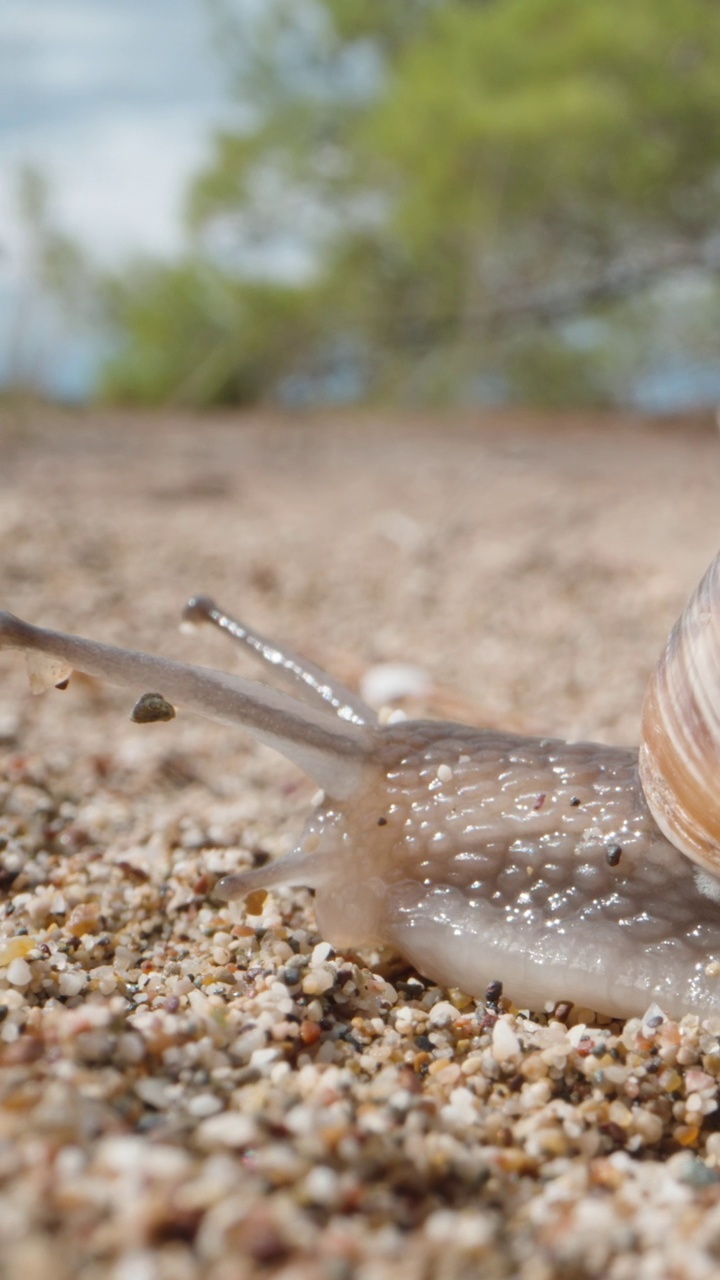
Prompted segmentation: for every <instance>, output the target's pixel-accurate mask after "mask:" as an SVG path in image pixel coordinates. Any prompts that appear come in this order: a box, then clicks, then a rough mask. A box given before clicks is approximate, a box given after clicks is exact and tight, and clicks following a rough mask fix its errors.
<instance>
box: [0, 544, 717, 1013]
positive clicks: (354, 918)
mask: <svg viewBox="0 0 720 1280" xmlns="http://www.w3.org/2000/svg"><path fill="white" fill-rule="evenodd" d="M719 591H720V558H719V559H718V560H717V561H716V562H715V564H714V565H713V566H712V567H711V570H709V572H708V574H707V575H706V577H705V578H704V579H703V582H702V583H701V585H700V587H699V588H698V591H697V592H696V594H695V596H694V597H693V598H692V599H691V601H690V603H689V605H688V608H687V610H686V611H685V614H684V615H683V618H682V619H681V621H680V623H679V624H678V627H677V628H676V631H675V632H674V633H673V636H672V637H671V640H670V642H669V645H668V648H667V650H666V652H665V654H664V655H663V657H662V658H661V662H660V665H659V667H658V673H657V675H656V677H655V678H654V680H653V682H652V683H651V687H650V690H649V693H648V700H647V701H646V708H645V717H644V720H645V737H644V740H643V743H642V746H641V751H640V760H638V753H637V752H636V751H630V750H624V749H621V748H616V747H606V746H599V745H597V744H593V743H565V742H560V741H556V740H553V739H545V738H542V739H540V738H537V739H532V738H522V737H519V736H517V735H513V734H504V733H497V732H493V731H487V730H482V729H473V728H470V727H467V726H464V725H456V724H444V723H438V722H434V721H406V722H402V723H399V724H392V725H385V726H380V725H378V724H377V723H375V722H374V716H373V713H372V712H371V711H370V710H369V708H366V707H365V706H364V704H363V703H362V701H361V700H360V699H358V698H357V695H354V694H352V693H351V692H350V691H348V690H346V689H345V688H344V686H342V685H340V684H338V683H337V682H335V681H333V680H332V678H331V677H329V676H326V674H325V673H324V672H322V671H321V670H320V668H317V667H314V666H312V667H311V666H309V665H308V664H304V663H303V660H302V659H300V658H298V657H297V656H296V655H294V654H292V653H290V652H289V651H288V650H284V649H279V648H277V647H274V646H272V642H269V641H265V640H264V638H263V637H261V636H259V634H258V633H257V632H252V631H250V630H249V629H248V628H245V627H244V625H243V624H242V623H238V622H237V621H236V620H234V619H232V618H230V616H229V615H226V614H224V613H223V611H222V610H220V609H219V608H218V606H216V605H214V604H213V603H212V602H211V601H207V600H204V599H202V598H201V599H198V600H195V601H194V602H191V604H190V606H188V610H187V611H186V613H188V612H189V614H190V616H194V619H195V620H196V621H197V620H198V619H200V620H205V621H207V620H210V621H213V622H214V623H215V625H216V626H219V627H220V628H221V630H225V631H227V632H228V633H229V634H232V635H234V638H235V639H237V640H238V641H239V642H240V643H242V644H243V645H244V646H245V647H249V648H250V649H251V650H253V651H254V652H255V653H256V655H257V656H259V657H260V658H262V659H263V660H264V661H265V662H266V664H269V665H271V666H278V667H280V668H282V670H283V672H284V675H285V677H286V678H287V679H290V680H293V681H295V682H300V683H301V684H302V685H303V686H304V688H305V692H306V694H307V695H308V696H309V697H310V698H312V700H313V702H314V704H315V705H314V706H307V705H306V704H305V703H304V702H299V701H298V700H297V699H295V698H292V697H289V696H288V695H287V694H281V693H278V692H275V691H273V690H270V689H268V688H266V687H265V686H264V685H258V684H256V683H254V682H252V681H247V680H242V679H240V677H235V676H227V675H224V674H223V673H220V672H214V671H209V670H207V669H205V668H201V667H191V666H186V665H184V664H180V663H174V662H170V661H169V660H167V659H164V658H154V657H150V656H149V655H146V654H142V653H137V652H133V651H130V650H123V649H117V648H114V647H111V646H106V645H100V644H97V643H96V642H94V641H87V640H82V639H80V638H78V637H74V636H67V635H64V634H63V633H60V632H52V631H46V630H44V629H42V628H37V627H31V626H29V625H28V624H26V623H23V622H21V621H20V620H19V619H16V618H14V617H12V615H9V614H0V648H1V647H6V648H17V649H23V650H25V651H26V653H27V654H28V655H29V665H30V668H31V679H32V682H33V687H34V688H35V689H36V690H37V689H40V688H42V687H50V686H51V685H53V684H58V683H61V682H64V681H66V679H67V676H68V674H69V673H70V671H71V670H72V669H79V670H82V671H85V672H88V673H89V674H92V675H99V676H101V677H104V678H106V679H108V680H111V681H114V682H115V683H119V684H125V685H129V686H130V687H131V688H133V689H134V690H135V691H136V692H143V691H144V690H147V689H148V687H152V688H157V689H158V690H159V694H156V695H154V696H155V698H156V699H157V698H158V697H159V698H160V701H161V703H162V702H163V700H166V701H167V703H168V704H177V705H180V706H185V707H187V708H189V709H191V710H196V711H199V712H201V713H202V714H205V715H210V716H212V717H214V718H216V719H219V720H223V721H225V722H228V723H231V724H236V725H240V726H242V727H244V728H246V729H247V730H248V732H250V733H252V734H253V735H254V736H255V737H257V738H258V739H259V740H260V741H262V742H265V743H267V744H269V745H271V746H273V747H275V748H276V749H277V750H279V751H281V752H283V753H284V754H285V755H287V756H288V757H289V758H290V759H291V760H293V761H294V762H295V763H296V764H298V765H300V767H301V768H303V769H305V771H306V772H308V773H309V774H310V775H311V776H312V777H314V778H316V779H317V780H319V781H320V783H321V785H322V786H323V787H324V788H325V792H326V795H325V797H324V798H323V799H322V800H321V801H320V803H319V804H318V806H317V808H316V809H315V811H314V812H313V814H312V816H311V817H310V820H309V822H308V824H307V827H306V830H305V832H304V835H303V837H302V839H301V841H300V843H299V844H298V846H297V848H296V849H295V850H294V851H293V852H292V853H291V854H289V855H288V856H287V857H286V858H284V859H281V860H279V861H277V862H274V863H271V864H269V865H268V866H266V867H262V868H258V869H257V870H253V871H250V872H246V873H239V874H238V875H234V876H230V877H228V878H227V879H226V880H225V881H222V882H221V884H220V885H219V886H218V895H219V896H220V897H224V898H226V899H229V898H234V897H242V896H243V895H245V894H247V893H249V892H250V891H251V890H253V889H257V888H261V887H271V886H280V885H299V884H303V885H308V886H310V887H311V888H313V889H315V892H316V898H315V904H316V911H317V918H318V925H319V928H320V930H321V932H322V933H323V935H324V936H325V937H326V938H327V939H328V940H329V941H331V942H332V943H334V944H335V945H336V946H339V947H346V946H353V947H357V946H362V945H363V944H373V945H374V944H382V945H385V946H390V947H393V948H394V949H395V950H397V951H399V952H400V953H401V954H403V955H404V956H405V957H406V958H407V959H408V960H409V961H410V962H412V963H413V964H415V965H416V966H417V968H418V969H419V970H420V971H421V972H422V973H424V974H426V975H427V976H428V977H430V978H432V979H434V980H435V981H438V982H441V983H444V984H447V985H451V986H457V987H461V988H463V989H464V990H466V991H468V992H471V993H474V994H482V993H483V992H484V991H485V989H486V987H487V985H488V983H489V982H490V981H492V980H494V979H500V980H502V982H503V986H504V989H505V991H506V992H507V993H508V994H509V995H510V996H511V997H512V998H513V1000H514V1001H515V1002H516V1003H517V1004H518V1005H519V1006H521V1007H530V1008H539V1007H542V1006H545V1005H546V1004H547V1003H548V1002H549V1001H550V1002H555V1001H560V1000H569V1001H572V1002H573V1003H575V1004H580V1005H583V1006H585V1007H590V1008H593V1009H597V1010H599V1011H601V1012H607V1013H614V1014H621V1015H626V1014H635V1013H641V1012H642V1011H643V1010H644V1009H645V1008H646V1007H647V1006H648V1005H649V1004H650V1003H651V1002H652V1001H657V1002H658V1003H659V1004H660V1005H661V1006H662V1007H663V1008H664V1009H665V1010H666V1011H667V1012H668V1013H682V1012H684V1011H693V1012H695V1013H698V1014H702V1015H707V1014H710V1013H715V1014H718V1013H720V880H718V879H716V878H715V875H714V871H715V870H716V868H717V866H718V865H719V863H718V853H717V847H716V846H717V841H716V838H715V836H714V834H713V832H714V828H713V822H714V815H715V811H716V810H717V808H718V803H719V802H718V800H717V795H718V787H717V781H718V779H719V778H720V750H719V749H718V748H717V743H718V740H720V711H718V708H720V626H719V625H718V606H717V605H716V603H715V602H716V600H717V597H718V592H719ZM248 637H250V640H249V641H248ZM277 655H279V657H278V656H277ZM688 672H689V673H690V674H689V675H688V674H687V673H688ZM668 700H669V701H668ZM153 706H155V703H153ZM151 718H157V717H156V716H155V715H153V716H152V717H151ZM668 734H669V735H670V736H671V738H672V735H673V734H681V736H682V735H684V737H683V740H682V743H681V749H676V747H675V744H674V742H671V744H670V745H669V746H668V744H667V742H666V738H667V735H668ZM706 739H708V740H709V741H710V746H708V745H707V742H706ZM713 752H714V753H715V754H713ZM673 753H674V754H673ZM668 760H671V762H672V767H669V766H668V764H667V761H668ZM678 761H679V764H678ZM684 761H685V762H689V781H688V782H687V789H686V791H685V792H683V791H682V786H680V787H678V786H677V785H676V783H675V782H674V780H673V772H674V770H675V769H676V768H681V767H682V765H683V762H684ZM703 786H705V787H706V789H708V790H709V793H710V794H709V796H708V800H707V810H705V809H704V808H703V792H702V787H703ZM673 788H675V791H673ZM688 795H691V796H692V801H693V805H692V815H693V821H694V824H695V825H694V826H693V827H692V829H691V831H690V835H688V821H687V813H688V811H689V808H690V807H691V806H689V802H688V799H687V796H688ZM706 812H707V815H708V816H707V819H706V818H705V816H704V815H705V813H706ZM678 815H679V816H678ZM700 828H702V832H701V835H699V834H698V831H699V830H700ZM708 832H709V837H708ZM703 841H704V844H703ZM714 841H715V843H713V842H714ZM686 854H690V858H692V859H694V861H691V860H690V858H688V857H687V856H685V855H686ZM706 855H707V856H706ZM697 864H699V865H697Z"/></svg>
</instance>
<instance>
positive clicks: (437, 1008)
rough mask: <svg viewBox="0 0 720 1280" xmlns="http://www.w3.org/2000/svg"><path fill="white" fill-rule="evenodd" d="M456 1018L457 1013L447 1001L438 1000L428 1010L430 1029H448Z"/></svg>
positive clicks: (453, 1006)
mask: <svg viewBox="0 0 720 1280" xmlns="http://www.w3.org/2000/svg"><path fill="white" fill-rule="evenodd" d="M457 1016H458V1011H457V1009H456V1008H455V1005H454V1004H451V1003H450V1001H449V1000H439V1001H438V1003H437V1004H434V1005H433V1007H432V1009H431V1010H430V1016H429V1018H428V1021H429V1023H430V1026H431V1027H448V1026H449V1025H450V1023H451V1022H454V1021H455V1019H456V1018H457Z"/></svg>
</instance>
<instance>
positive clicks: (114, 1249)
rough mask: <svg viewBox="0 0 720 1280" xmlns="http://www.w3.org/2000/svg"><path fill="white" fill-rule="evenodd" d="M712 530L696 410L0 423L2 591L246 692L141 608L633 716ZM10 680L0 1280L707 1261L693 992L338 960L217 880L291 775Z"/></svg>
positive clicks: (426, 679)
mask: <svg viewBox="0 0 720 1280" xmlns="http://www.w3.org/2000/svg"><path fill="white" fill-rule="evenodd" d="M718 546H720V437H718V433H717V431H716V429H715V427H714V425H713V423H712V422H711V421H710V419H709V417H708V418H697V419H688V420H685V421H683V420H679V419H678V420H673V421H665V422H661V421H657V420H648V419H641V418H637V417H633V416H631V415H626V416H622V415H610V414H609V415H601V414H598V415H588V414H582V415H571V414H570V415H568V414H565V415H559V416H554V415H551V414H533V413H530V412H528V413H523V412H518V411H513V412H510V411H507V412H492V413H489V412H488V413H484V414H479V413H478V414H470V413H467V414H458V415H455V416H453V415H445V416H443V417H440V416H433V415H430V414H428V415H424V416H418V415H411V414H407V415H397V414H395V415H393V414H390V413H387V412H386V411H381V410H377V411H366V412H363V413H362V414H360V413H352V414H350V413H341V414H332V413H330V412H323V413H322V414H318V415H307V416H303V417H298V418H284V417H281V416H278V415H276V414H273V413H270V412H268V413H263V412H257V413H248V414H242V415H240V414H239V415H223V416H217V417H213V416H207V417H202V418H200V417H198V418H195V417H190V416H183V415H178V414H169V413H165V414H162V415H157V416H152V415H147V414H143V415H132V414H119V413H112V412H104V413H94V412H93V413H91V412H87V413H83V414H80V413H59V412H54V411H52V412H51V411H49V410H45V409H37V408H34V407H32V406H21V407H19V408H18V407H15V408H12V409H8V408H6V409H5V410H3V416H2V417H0V608H3V609H9V610H10V611H12V612H13V613H16V614H18V615H19V616H21V617H23V618H25V619H27V620H28V621H31V622H35V623H39V624H43V625H47V626H51V627H54V628H58V629H65V630H69V631H73V632H76V633H78V634H81V635H89V636H92V637H94V638H96V639H100V640H106V641H109V642H111V643H117V644H123V645H128V646H130V647H133V648H139V649H146V650H149V651H150V652H157V653H164V654H166V655H168V656H171V657H174V658H178V659H180V660H183V661H190V662H192V661H197V662H200V663H203V664H204V665H207V666H216V667H222V668H225V669H227V670H238V671H242V672H243V673H244V674H248V675H255V676H261V677H262V678H265V677H264V676H263V675H262V672H261V671H259V670H258V669H257V668H256V667H254V666H253V664H252V663H251V661H250V660H249V659H247V658H240V657H239V656H238V655H236V654H235V653H234V652H233V650H232V649H231V647H230V646H229V645H228V642H227V641H226V640H225V639H224V638H223V637H221V636H218V635H216V634H214V633H212V632H209V631H205V630H203V631H198V632H197V633H196V634H194V635H187V634H183V633H181V632H180V630H179V628H178V621H179V616H180V611H181V609H182V606H183V604H184V603H185V601H186V600H187V598H188V597H189V596H191V595H193V594H197V593H201V592H202V593H205V594H209V595H212V596H214V597H215V598H216V599H217V600H218V601H220V602H221V603H222V604H223V605H224V606H225V607H226V608H227V609H228V610H229V611H231V612H235V613H237V614H238V615H239V616H240V617H242V618H244V619H246V620H248V621H251V622H252V623H254V624H255V625H256V626H257V627H258V629H259V630H260V631H262V632H264V633H265V634H267V635H269V636H271V637H273V638H277V639H279V640H284V641H286V642H287V643H288V644H290V645H291V646H292V647H293V648H295V649H297V650H298V651H299V652H300V653H303V654H305V655H307V656H308V657H309V658H311V659H312V660H313V661H315V662H316V663H318V664H320V665H321V666H323V667H325V668H327V669H328V670H329V671H331V672H333V673H334V674H335V675H337V676H338V677H340V678H341V679H342V680H343V681H345V682H346V683H347V684H350V685H352V686H354V687H360V686H361V685H363V682H366V686H365V687H367V681H368V679H369V678H372V677H378V678H379V675H382V670H381V664H386V663H402V664H412V665H413V667H416V668H418V669H419V671H418V673H416V674H417V675H418V677H419V676H420V675H421V676H422V679H421V680H420V679H419V678H418V691H417V692H416V693H415V694H413V695H412V697H411V698H409V699H406V700H404V701H400V702H399V704H398V705H400V706H401V707H403V708H404V709H405V710H406V711H407V712H408V713H409V714H411V715H423V716H424V715H429V716H437V717H440V718H444V719H454V720H461V721H468V722H470V723H473V724H477V725H487V726H492V727H498V728H506V729H511V730H514V731H519V732H525V733H530V734H543V735H548V736H558V737H566V738H572V739H579V738H587V739H595V740H598V741H602V742H608V743H624V744H633V743H636V742H637V741H638V736H639V712H640V705H641V701H642V696H643V690H644V687H645V684H646V682H647V679H648V676H649V674H650V672H651V670H652V667H653V665H654V662H655V660H656V657H657V655H658V654H659V652H660V650H661V647H662V645H663V643H664V640H665V638H666V636H667V634H668V632H669V630H670V627H671V625H672V623H673V622H674V620H675V618H676V617H677V615H678V613H679V612H680V610H681V609H682V607H683V605H684V603H685V601H686V599H687V597H688V595H689V594H690V592H691V590H692V589H693V587H694V586H695V584H696V582H697V581H698V579H699V577H700V575H701V573H702V572H703V570H704V569H705V567H706V565H707V564H708V563H709V561H710V559H711V558H712V556H713V555H714V554H715V552H716V550H717V548H718ZM23 668H24V664H23V661H22V659H21V658H20V656H19V655H17V654H12V653H4V654H2V655H0V1277H1V1278H2V1280H16V1278H17V1280H20V1278H21V1277H22V1280H47V1277H53V1280H106V1278H107V1280H200V1277H202V1278H203V1280H245V1278H246V1277H247V1278H248V1280H256V1278H257V1280H261V1278H264V1277H269V1276H272V1277H278V1278H280V1280H321V1278H322V1280H325V1278H327V1280H470V1277H476V1276H478V1275H482V1276H483V1277H484V1278H486V1280H495V1278H496V1277H497V1278H503V1280H504V1278H506V1277H507V1278H509V1277H518V1278H519V1280H553V1278H554V1277H562V1278H563V1280H565V1278H568V1280H569V1278H570V1277H572V1278H573V1280H575V1278H576V1277H579V1278H580V1280H582V1278H584V1277H588V1278H590V1277H609V1280H662V1278H664V1277H672V1278H673V1280H686V1278H687V1280H705V1278H706V1277H707V1278H708V1280H710V1277H715V1276H716V1275H717V1274H718V1266H719V1265H720V1263H719V1261H718V1260H719V1259H720V1110H719V1109H718V1102H719V1095H718V1080H720V1009H719V1010H718V1017H717V1019H713V1020H709V1021H707V1022H705V1023H703V1024H699V1023H698V1020H697V1019H694V1018H692V1017H690V1016H688V1017H686V1018H685V1019H683V1020H681V1021H680V1022H679V1023H678V1022H674V1021H670V1020H668V1019H667V1018H664V1019H662V1018H661V1019H660V1020H659V1021H658V1018H657V1017H655V1018H653V1017H652V1016H650V1017H649V1018H646V1019H644V1020H643V1018H638V1019H635V1020H633V1021H631V1022H629V1023H627V1024H622V1023H619V1022H613V1021H611V1020H610V1019H608V1018H607V1017H593V1016H592V1014H591V1013H590V1011H582V1010H581V1011H578V1010H571V1011H568V1010H567V1009H563V1010H555V1011H553V1010H552V1009H547V1010H545V1011H538V1012H536V1013H534V1014H533V1016H529V1015H528V1013H527V1012H525V1011H522V1010H516V1009H515V1007H514V1006H513V1005H512V1003H511V1000H510V999H508V1000H506V1002H505V1003H504V1004H503V1003H502V1002H501V1004H500V1005H499V1006H498V1007H497V1008H493V1007H486V1006H485V1004H484V1002H483V1001H482V1000H477V999H474V998H470V997H468V996H467V995H466V994H464V993H463V992H460V991H456V990H451V991H448V990H445V989H440V988H437V987H435V986H433V985H432V984H431V983H430V982H428V981H427V980H423V979H422V978H420V977H418V976H417V975H416V974H415V973H414V972H413V971H412V970H411V969H408V968H407V966H404V965H403V964H402V963H399V962H398V961H397V959H394V958H393V957H391V956H388V955H384V954H382V955H381V954H378V953H376V952H372V951H368V952H361V953H355V952H353V953H352V954H346V955H343V954H340V953H335V952H334V951H333V950H332V948H330V947H329V946H328V945H327V943H326V942H325V941H324V940H323V938H322V937H321V935H320V934H319V933H318V931H317V928H316V923H315V918H314V912H313V900H312V896H311V895H310V893H309V892H308V891H307V890H302V889H298V890H293V891H290V890H283V891H281V892H278V893H271V894H269V895H268V896H267V897H266V898H265V899H264V901H260V902H259V903H254V904H253V906H254V907H255V908H256V910H257V914H254V915H253V914H249V913H248V911H247V910H246V909H245V907H244V905H243V904H242V903H239V904H233V905H232V906H229V907H227V906H226V907H223V906H222V905H218V904H217V903H216V902H215V901H214V900H213V898H212V887H213V885H214V883H215V882H216V880H217V879H218V878H219V877H220V876H221V875H223V874H226V873H227V872H229V871H232V870H234V869H236V868H238V869H240V868H245V867H250V866H252V865H261V864H262V862H263V860H265V859H267V858H268V857H276V856H279V855H281V854H283V853H285V852H287V851H288V850H289V849H290V848H292V846H293V843H294V841H295V840H296V838H297V836H298V834H299V832H300V831H301V829H302V825H303V822H304V820H305V817H306V816H307V814H308V812H309V809H310V807H311V803H312V797H313V794H314V791H315V786H314V784H312V783H311V782H310V781H308V780H306V779H305V778H304V777H303V776H302V775H301V774H299V773H298V771H297V770H296V769H295V768H294V767H293V766H292V765H291V764H290V763H288V762H286V761H284V760H282V759H281V758H279V757H277V756H276V755H274V754H273V753H272V752H270V751H269V750H267V749H266V748H263V747H260V746H256V745H255V744H254V743H253V742H252V741H251V740H250V739H249V738H247V737H245V736H244V735H243V734H242V733H241V732H240V731H237V732H235V731H234V730H233V729H230V728H226V727H224V726H220V725H215V724H210V723H206V722H204V721H203V720H201V719H199V718H196V717H193V716H191V715H189V714H188V715H186V714H179V715H178V716H177V718H176V719H175V720H173V721H172V722H171V723H167V724H166V723H161V724H152V725H136V724H133V723H131V721H130V719H129V715H130V711H131V707H132V698H129V697H128V696H127V695H125V694H124V693H123V692H122V691H121V690H117V689H113V688H110V687H108V686H106V685H102V684H100V683H99V682H96V681H93V680H90V679H87V678H85V677H81V676H75V677H73V678H72V679H71V681H70V686H69V688H68V689H67V690H66V691H65V692H62V693H60V692H55V691H53V692H52V693H50V694H46V695H43V696H41V697H33V696H32V695H31V694H30V691H29V688H28V684H27V678H26V675H25V672H24V669H23ZM387 690H388V692H389V693H391V692H392V691H393V685H392V683H391V684H390V685H388V686H387ZM668 892H670V893H671V892H672V886H671V885H670V886H668ZM508 995H511V993H508Z"/></svg>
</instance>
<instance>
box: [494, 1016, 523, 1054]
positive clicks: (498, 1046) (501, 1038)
mask: <svg viewBox="0 0 720 1280" xmlns="http://www.w3.org/2000/svg"><path fill="white" fill-rule="evenodd" d="M521 1048H522V1046H521V1044H520V1041H519V1039H518V1037H517V1035H516V1034H515V1032H514V1031H513V1028H512V1025H511V1023H510V1020H509V1019H508V1018H505V1017H502V1018H498V1020H497V1022H496V1023H495V1025H494V1027H493V1029H492V1049H493V1057H494V1058H495V1060H496V1062H506V1061H507V1059H508V1058H516V1057H517V1056H518V1054H519V1053H520V1052H521Z"/></svg>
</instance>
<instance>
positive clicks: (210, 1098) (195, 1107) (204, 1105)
mask: <svg viewBox="0 0 720 1280" xmlns="http://www.w3.org/2000/svg"><path fill="white" fill-rule="evenodd" d="M187 1109H188V1111H189V1112H190V1115H191V1116H195V1117H196V1119H198V1120H205V1119H207V1117H208V1116H214V1115H216V1114H217V1112H218V1111H220V1110H222V1102H221V1101H220V1099H219V1098H216V1097H215V1094H214V1093H198V1094H196V1096H195V1097H194V1098H191V1099H190V1101H189V1102H188V1104H187Z"/></svg>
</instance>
